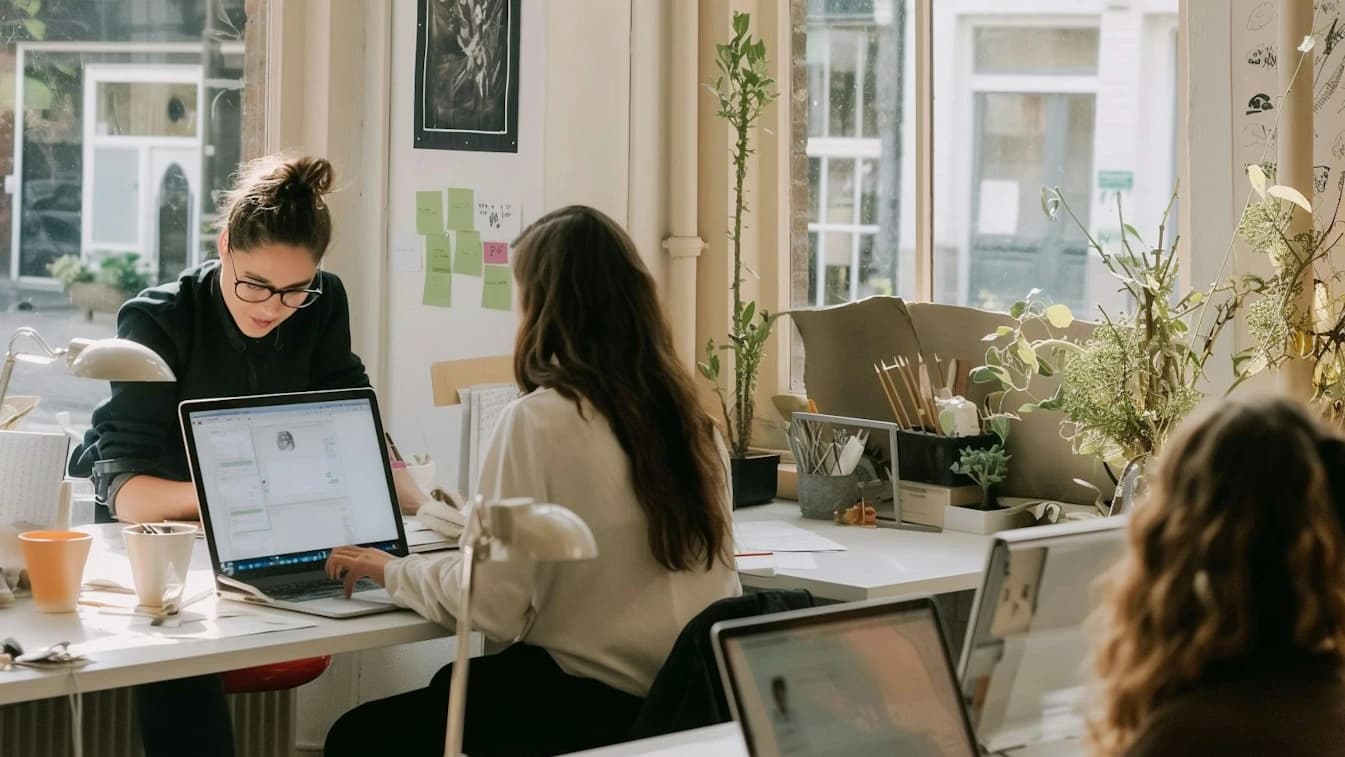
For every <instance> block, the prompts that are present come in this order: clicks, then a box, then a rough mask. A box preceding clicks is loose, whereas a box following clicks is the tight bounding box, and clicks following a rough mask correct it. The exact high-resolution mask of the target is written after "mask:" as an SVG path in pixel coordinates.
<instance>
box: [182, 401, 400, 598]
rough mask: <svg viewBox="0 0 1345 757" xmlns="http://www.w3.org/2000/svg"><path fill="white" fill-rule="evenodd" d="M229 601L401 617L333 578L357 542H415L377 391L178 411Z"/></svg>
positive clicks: (395, 545) (374, 593)
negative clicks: (335, 557) (339, 550)
mask: <svg viewBox="0 0 1345 757" xmlns="http://www.w3.org/2000/svg"><path fill="white" fill-rule="evenodd" d="M179 414H180V417H181V421H182V431H183V436H184V438H185V440H186V445H187V456H188V459H189V461H190V466H191V473H192V479H193V481H194V482H195V485H196V495H197V497H198V498H199V500H200V503H201V524H202V527H203V529H204V531H205V534H206V541H207V543H208V544H209V545H210V560H211V563H212V564H213V566H214V570H215V576H216V583H217V586H218V588H219V591H220V596H222V597H225V598H228V599H235V600H240V601H245V602H252V603H257V604H264V605H267V606H271V607H281V608H285V609H289V610H298V611H300V612H305V613H310V614H313V615H321V616H325V617H332V618H344V617H353V616H357V615H369V614H373V613H378V612H387V611H390V610H395V609H397V608H396V607H395V606H394V605H393V604H392V601H391V599H390V598H389V597H388V595H387V592H386V591H384V590H383V589H381V588H379V587H378V586H377V585H376V584H373V583H372V582H370V581H368V580H367V579H366V580H362V581H361V582H360V584H357V586H356V592H355V594H354V595H353V596H352V597H351V598H350V599H346V598H345V596H344V592H343V587H342V585H341V583H339V582H336V581H332V580H331V579H329V578H327V576H326V574H325V573H324V571H323V567H324V565H325V564H326V561H327V557H328V555H330V554H331V551H332V549H334V548H336V547H339V546H343V545H347V544H357V545H360V546H364V547H373V548H376V549H381V550H383V551H385V552H388V553H389V554H392V555H396V556H399V557H401V556H405V555H406V554H407V540H406V533H405V530H404V527H403V525H402V516H401V512H400V510H399V508H398V504H397V496H396V491H395V488H394V486H393V481H392V469H391V466H390V464H389V462H388V456H387V453H386V452H385V451H384V446H383V439H384V436H383V428H382V422H381V420H380V418H379V412H378V401H377V399H376V397H375V395H374V392H373V390H372V389H350V390H338V391H325V392H305V393H300V394H278V395H267V396H259V397H234V398H228V399H208V400H192V401H188V402H183V403H182V404H181V406H180V407H179Z"/></svg>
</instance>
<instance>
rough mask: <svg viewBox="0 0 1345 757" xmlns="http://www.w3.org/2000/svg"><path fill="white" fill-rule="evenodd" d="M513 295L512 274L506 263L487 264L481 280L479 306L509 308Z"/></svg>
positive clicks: (499, 308)
mask: <svg viewBox="0 0 1345 757" xmlns="http://www.w3.org/2000/svg"><path fill="white" fill-rule="evenodd" d="M513 296H514V276H513V273H512V272H511V271H510V270H509V266H507V265H488V266H486V275H485V277H484V278H483V279H482V281H481V307H483V308H486V309H487V310H509V309H510V307H511V306H512V302H513Z"/></svg>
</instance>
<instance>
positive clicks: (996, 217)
mask: <svg viewBox="0 0 1345 757" xmlns="http://www.w3.org/2000/svg"><path fill="white" fill-rule="evenodd" d="M1037 6H1041V7H1040V9H1038V8H1037ZM1177 6H1178V3H1177V0H1158V2H1157V3H1156V4H1151V5H1148V6H1145V7H1144V8H1139V7H1133V6H1128V7H1126V8H1118V9H1116V12H1115V13H1112V12H1108V13H1106V14H1103V15H1102V16H1101V17H1095V18H1096V24H1095V25H1093V26H1090V27H1086V28H1060V27H1059V26H1052V25H1051V22H1052V21H1053V20H1054V17H1053V16H1052V13H1054V12H1055V11H1054V10H1052V8H1049V7H1047V6H1046V4H1044V3H1037V2H1033V1H1032V0H1026V1H1025V2H1020V3H1014V4H1012V8H1008V7H1007V6H1006V8H1005V9H1004V10H1003V11H1002V12H996V13H994V14H993V15H987V14H985V13H981V12H974V11H973V10H972V9H970V7H969V6H968V5H967V4H966V3H961V2H951V3H935V4H934V11H933V23H934V29H933V36H934V45H933V50H934V65H933V77H934V81H933V91H934V92H935V93H936V94H938V95H940V96H943V95H945V94H946V98H944V99H941V100H940V102H942V103H944V106H942V107H939V108H937V109H936V110H935V111H934V124H933V135H934V144H933V146H932V154H933V161H934V163H933V165H932V167H931V174H932V176H933V181H934V187H933V190H934V197H933V208H934V261H933V263H934V265H933V274H934V298H935V300H937V301H942V302H950V303H956V304H963V305H972V306H979V307H986V308H991V309H1007V308H1008V307H1009V306H1010V305H1011V304H1012V303H1013V302H1015V301H1017V300H1020V299H1022V298H1023V297H1024V296H1025V295H1026V294H1027V293H1028V292H1029V291H1030V290H1032V289H1040V290H1041V291H1042V296H1043V297H1044V298H1045V299H1047V300H1048V301H1054V302H1060V303H1064V304H1067V305H1069V306H1070V307H1071V309H1073V310H1074V311H1075V312H1076V313H1080V314H1085V313H1087V314H1096V313H1097V312H1098V307H1099V306H1102V307H1104V308H1106V309H1108V310H1109V311H1110V312H1116V311H1118V310H1120V309H1123V308H1124V307H1126V306H1127V304H1128V303H1126V302H1125V301H1124V300H1123V299H1122V298H1121V296H1120V295H1119V294H1118V293H1117V292H1116V290H1117V288H1118V287H1117V284H1116V282H1115V281H1114V280H1113V279H1112V278H1111V277H1110V276H1109V275H1108V274H1107V272H1106V270H1105V268H1104V267H1103V265H1102V263H1101V261H1100V260H1099V259H1098V257H1097V255H1096V254H1095V253H1093V252H1090V251H1089V250H1088V248H1087V246H1086V235H1087V234H1091V235H1092V236H1094V237H1095V238H1099V239H1104V240H1105V239H1109V238H1111V239H1114V238H1117V237H1119V234H1118V233H1116V231H1115V230H1116V229H1117V228H1119V224H1118V221H1117V218H1116V202H1117V198H1118V195H1119V197H1120V200H1121V202H1122V205H1123V206H1124V209H1125V215H1126V222H1127V223H1130V224H1133V225H1134V226H1135V227H1137V228H1138V229H1140V231H1141V232H1143V233H1145V234H1146V236H1148V235H1149V234H1151V233H1152V232H1153V231H1154V230H1156V228H1157V224H1158V222H1159V218H1160V216H1161V214H1162V210H1163V208H1164V207H1165V206H1166V204H1167V199H1168V197H1169V196H1170V194H1171V192H1172V187H1173V183H1174V181H1175V176H1176V151H1175V147H1174V146H1175V144H1176V128H1175V126H1176V115H1175V112H1176V111H1175V104H1173V103H1172V102H1170V100H1171V99H1175V96H1176V95H1175V93H1176V80H1177V65H1176V55H1175V53H1174V51H1175V50H1176V45H1175V44H1174V41H1173V36H1172V35H1173V34H1174V30H1175V28H1176V14H1177V10H1178V8H1177ZM1169 23H1170V25H1167V24H1169ZM959 41H968V42H970V43H971V44H972V46H973V49H971V50H967V49H965V44H964V45H963V46H962V49H958V45H959ZM1104 43H1105V44H1106V45H1108V46H1109V48H1110V46H1112V45H1115V46H1116V48H1115V49H1108V50H1105V51H1104V50H1101V45H1102V44H1104ZM1103 52H1105V53H1106V55H1101V53H1103ZM1099 60H1105V61H1108V62H1109V63H1108V65H1109V66H1110V65H1112V63H1111V62H1112V61H1114V62H1115V65H1116V66H1117V67H1126V69H1125V70H1132V69H1133V70H1143V71H1144V72H1145V76H1144V77H1143V78H1142V79H1141V78H1136V77H1132V76H1121V75H1118V74H1119V72H1113V71H1101V70H1099ZM968 63H970V64H971V65H970V66H968ZM1141 66H1142V69H1141ZM968 68H970V69H971V71H968ZM1153 72H1157V77H1158V78H1157V79H1155V78H1154V73H1153ZM1024 75H1030V76H1035V77H1038V78H1036V79H1033V80H1026V81H1025V80H1024V79H1023V76H1024ZM1050 75H1072V76H1078V77H1088V78H1082V79H1075V80H1072V81H1071V82H1070V87H1069V89H1070V90H1071V91H1063V88H1062V90H1060V91H1053V90H1052V88H1051V86H1050V83H1049V82H1050V80H1049V79H1045V78H1041V77H1045V76H1050ZM1125 102H1149V103H1150V105H1149V106H1147V107H1146V112H1145V113H1142V114H1141V113H1135V112H1133V111H1128V110H1127V109H1126V108H1124V107H1123V106H1120V105H1118V103H1125ZM1137 139H1141V141H1142V143H1143V145H1142V147H1141V149H1139V150H1132V149H1125V150H1114V149H1111V147H1112V146H1113V145H1133V144H1135V143H1136V140H1137ZM1095 149H1096V150H1098V152H1096V153H1095ZM1104 174H1105V181H1104V180H1103V177H1104ZM1043 187H1059V188H1060V192H1061V193H1062V195H1063V196H1064V197H1065V199H1066V201H1067V202H1068V203H1069V205H1070V208H1071V209H1072V210H1073V211H1074V214H1075V216H1077V218H1078V219H1079V222H1080V223H1081V224H1082V225H1083V227H1084V228H1083V229H1080V228H1079V227H1078V226H1077V225H1076V224H1074V223H1073V222H1072V221H1070V220H1069V219H1068V218H1062V219H1060V220H1058V221H1052V220H1050V219H1048V218H1047V217H1046V216H1045V214H1044V213H1043V212H1042V209H1041V191H1042V188H1043ZM879 197H880V198H884V195H883V193H882V191H880V192H879ZM880 202H881V200H880ZM880 238H881V237H880Z"/></svg>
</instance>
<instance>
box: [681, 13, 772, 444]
mask: <svg viewBox="0 0 1345 757" xmlns="http://www.w3.org/2000/svg"><path fill="white" fill-rule="evenodd" d="M750 23H751V17H750V15H749V14H747V13H741V12H738V11H735V12H734V14H733V37H732V38H731V39H730V40H729V41H728V43H726V44H719V45H715V51H716V52H715V65H716V67H717V68H718V69H719V75H718V76H716V77H715V79H714V81H712V82H711V83H709V84H708V85H706V86H707V87H708V88H709V89H710V91H711V92H714V93H715V96H716V97H718V98H719V111H718V113H717V115H718V116H719V117H720V118H722V119H724V120H725V121H726V122H728V124H729V126H730V127H732V128H733V133H734V141H733V145H732V147H731V148H730V156H731V157H732V159H733V169H734V182H733V192H734V195H733V197H734V204H733V228H732V229H730V230H729V234H728V238H729V241H730V242H731V243H732V245H733V321H732V324H731V326H730V328H729V334H728V344H723V345H716V343H715V340H714V339H711V340H710V341H709V343H708V344H706V346H705V360H704V361H702V362H700V363H698V364H697V367H698V368H699V370H700V373H701V375H702V376H704V377H705V378H707V379H709V380H710V381H711V382H713V383H714V386H715V394H716V395H718V397H719V406H720V409H721V410H722V411H723V413H724V422H725V424H727V426H728V436H729V444H730V449H731V450H732V452H733V456H734V457H740V458H741V457H746V456H747V448H748V445H749V444H750V443H751V440H752V418H753V416H754V415H755V411H756V401H755V392H756V385H757V371H758V369H759V368H760V367H761V359H762V357H764V355H765V346H766V340H767V339H769V338H770V335H771V328H772V327H773V326H774V324H775V319H776V318H778V317H779V314H771V313H770V312H768V311H766V310H765V309H762V310H761V311H759V312H758V311H757V307H756V303H755V302H744V301H743V294H742V285H743V256H742V232H743V213H744V212H745V211H746V210H747V199H746V195H745V190H744V186H743V184H744V181H745V180H746V178H747V162H748V159H749V158H750V157H751V155H752V153H753V152H754V150H753V149H752V142H751V132H752V130H753V129H754V128H756V126H757V124H758V122H759V121H760V120H761V112H762V110H763V109H764V108H765V107H766V106H767V105H768V104H770V103H771V102H772V101H773V100H775V98H776V96H777V93H776V91H775V80H774V79H772V78H771V76H770V73H769V69H768V68H767V61H766V45H765V43H764V42H762V41H761V40H759V39H754V38H753V37H752V36H751V35H750V34H749V33H748V27H749V26H750ZM721 351H727V352H731V353H733V399H732V401H731V402H730V401H729V399H728V397H726V396H725V394H724V387H723V386H722V385H721V383H720V380H719V378H720V368H721V365H720V360H719V353H720V352H721Z"/></svg>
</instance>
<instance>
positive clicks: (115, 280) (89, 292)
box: [47, 252, 149, 320]
mask: <svg viewBox="0 0 1345 757" xmlns="http://www.w3.org/2000/svg"><path fill="white" fill-rule="evenodd" d="M139 261H140V256H139V255H137V254H135V253H133V252H128V253H124V254H121V255H109V256H108V257H107V258H105V259H104V260H103V262H102V265H101V266H100V267H99V269H98V271H97V272H96V273H95V272H94V271H93V270H92V269H90V268H89V267H88V266H87V265H85V264H84V261H82V260H80V258H79V256H77V255H66V256H64V257H61V258H58V259H57V260H55V261H53V262H52V263H51V264H50V265H49V266H47V271H48V272H49V273H51V275H52V278H54V279H56V280H57V281H59V282H61V287H62V288H63V289H65V291H66V293H67V294H68V295H69V296H70V301H71V302H72V303H74V305H75V307H76V308H78V309H80V310H82V311H84V314H85V317H86V318H88V319H90V320H92V319H93V314H94V313H115V312H117V310H118V309H120V308H121V306H122V303H124V302H126V300H128V299H130V298H132V297H134V296H135V295H136V294H138V293H140V291H141V290H143V289H145V288H146V287H148V286H149V277H148V276H146V275H145V274H144V273H142V272H141V271H140V264H139Z"/></svg>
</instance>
